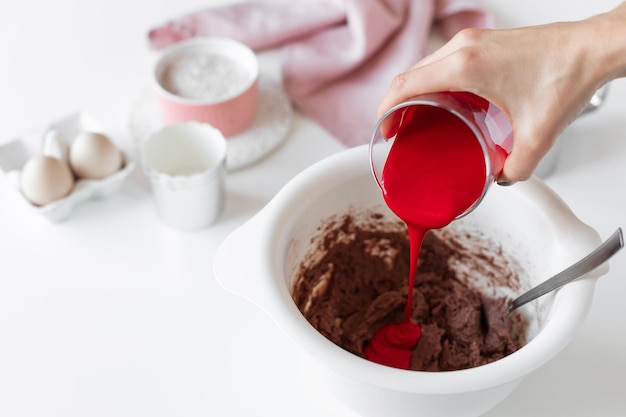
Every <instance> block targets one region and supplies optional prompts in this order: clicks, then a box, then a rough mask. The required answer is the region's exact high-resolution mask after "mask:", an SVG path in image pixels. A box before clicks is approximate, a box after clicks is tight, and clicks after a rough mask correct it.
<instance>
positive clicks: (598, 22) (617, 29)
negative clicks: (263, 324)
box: [583, 2, 626, 84]
mask: <svg viewBox="0 0 626 417" xmlns="http://www.w3.org/2000/svg"><path fill="white" fill-rule="evenodd" d="M583 24H584V25H585V26H586V28H587V32H588V33H587V34H586V35H585V39H586V43H587V44H588V48H589V51H590V55H591V59H593V60H595V62H592V63H591V66H595V67H596V68H597V71H598V74H597V77H598V78H599V79H600V80H601V83H602V84H603V83H605V82H607V81H610V80H612V79H614V78H619V77H625V76H626V2H624V3H622V4H620V5H619V6H617V7H616V8H615V9H613V10H611V11H610V12H607V13H603V14H600V15H597V16H594V17H591V18H589V19H587V20H586V21H583Z"/></svg>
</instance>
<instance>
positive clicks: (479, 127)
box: [369, 92, 513, 218]
mask: <svg viewBox="0 0 626 417" xmlns="http://www.w3.org/2000/svg"><path fill="white" fill-rule="evenodd" d="M420 106H426V107H437V108H440V109H443V110H445V111H447V112H449V113H450V114H452V115H454V116H456V117H457V118H459V119H460V120H461V121H462V122H463V123H464V124H465V125H466V126H467V127H468V128H469V129H470V130H471V132H472V134H473V136H474V137H475V139H476V141H477V142H478V143H479V144H480V147H481V150H482V153H483V156H484V161H485V164H484V166H485V173H484V174H485V175H484V184H483V189H482V193H481V195H480V197H479V198H478V199H477V200H476V201H475V202H474V203H473V204H472V205H471V206H470V207H469V208H468V209H467V210H466V211H465V212H463V213H462V214H460V215H459V216H458V217H457V218H460V217H463V216H465V215H466V214H468V213H469V212H471V211H472V210H473V209H474V208H476V206H477V205H478V204H479V203H480V202H481V201H482V199H483V198H484V196H485V194H486V192H487V190H488V189H489V186H490V185H491V184H492V183H493V182H494V181H495V180H496V179H497V178H498V176H499V175H500V173H501V172H502V168H503V166H504V160H505V159H506V157H507V155H508V154H509V153H510V152H511V149H512V147H513V128H512V127H511V124H510V122H509V120H508V119H507V117H506V116H505V115H504V113H502V112H501V111H500V110H499V109H498V108H497V107H496V106H494V105H493V104H491V103H489V102H488V101H487V100H485V99H483V98H481V97H478V96H476V95H474V94H471V93H465V92H441V93H433V94H425V95H421V96H418V97H414V98H412V99H410V100H407V101H405V102H403V103H400V104H398V105H397V106H395V107H393V108H392V109H390V110H389V111H388V112H387V113H385V114H384V115H383V117H381V118H380V119H379V120H378V122H377V124H376V127H375V129H374V133H373V135H372V138H371V140H370V145H369V156H370V166H371V169H372V173H373V174H374V178H375V179H376V182H377V184H378V186H379V187H380V189H381V190H382V191H383V192H384V191H385V184H384V182H383V175H382V172H383V169H384V167H385V163H386V161H387V156H388V155H389V151H390V149H391V147H392V146H393V143H394V140H395V138H396V135H397V133H398V132H399V131H400V130H401V129H402V128H403V127H406V126H407V125H409V123H408V120H409V119H410V118H411V117H412V116H413V115H414V114H415V112H416V111H418V110H419V108H420Z"/></svg>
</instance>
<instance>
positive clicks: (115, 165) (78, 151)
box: [70, 132, 123, 179]
mask: <svg viewBox="0 0 626 417" xmlns="http://www.w3.org/2000/svg"><path fill="white" fill-rule="evenodd" d="M122 162H123V161H122V153H121V152H120V151H119V149H117V148H116V147H115V145H113V142H111V140H110V139H109V138H108V137H107V136H105V135H103V134H101V133H94V132H84V133H81V134H80V135H78V136H77V137H76V139H74V142H72V144H71V146H70V166H71V168H72V170H73V171H74V174H76V176H77V177H78V178H85V179H100V178H104V177H107V176H109V175H111V174H113V173H114V172H116V171H118V170H119V169H120V168H121V167H122Z"/></svg>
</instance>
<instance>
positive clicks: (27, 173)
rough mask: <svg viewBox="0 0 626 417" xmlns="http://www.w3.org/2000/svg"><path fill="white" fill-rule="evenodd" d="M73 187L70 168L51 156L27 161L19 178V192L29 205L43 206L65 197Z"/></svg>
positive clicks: (37, 157) (36, 157)
mask: <svg viewBox="0 0 626 417" xmlns="http://www.w3.org/2000/svg"><path fill="white" fill-rule="evenodd" d="M73 186H74V176H73V175H72V171H71V170H70V167H69V166H68V165H67V164H66V163H65V162H63V161H61V160H60V159H57V158H54V157H51V156H35V157H33V158H31V159H29V160H28V161H27V162H26V164H24V167H23V168H22V173H21V176H20V190H21V191H22V194H23V195H24V197H26V199H27V200H28V201H30V202H31V203H33V204H35V205H38V206H43V205H46V204H48V203H51V202H53V201H55V200H58V199H59V198H61V197H64V196H66V195H67V194H69V193H70V191H71V190H72V187H73Z"/></svg>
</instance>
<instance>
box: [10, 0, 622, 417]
mask: <svg viewBox="0 0 626 417" xmlns="http://www.w3.org/2000/svg"><path fill="white" fill-rule="evenodd" d="M214 3H215V4H217V2H212V1H210V0H205V1H201V0H177V1H164V0H152V1H148V0H107V1H104V0H89V1H79V0H56V1H54V2H52V1H47V0H25V1H19V2H18V1H9V0H3V1H2V2H0V62H1V64H0V143H2V141H5V140H8V139H10V138H12V137H14V136H16V135H19V134H21V133H23V132H24V131H26V130H28V129H30V128H33V127H37V126H40V125H42V124H44V123H47V122H48V121H50V120H54V119H56V118H58V117H61V116H64V115H66V114H68V113H71V112H73V111H76V110H81V111H85V112H87V113H89V114H91V115H93V116H94V117H95V118H97V119H98V120H99V121H100V122H101V123H102V124H103V126H105V128H106V130H107V131H108V132H109V134H111V136H113V137H114V138H116V140H117V141H118V142H119V143H121V144H122V146H126V147H128V148H129V149H130V150H131V151H132V150H133V142H132V140H131V139H130V137H129V132H128V129H127V122H128V114H129V109H130V107H131V105H132V103H133V100H135V99H136V96H137V94H139V92H140V91H142V89H144V88H145V87H146V86H148V85H149V81H148V77H149V71H150V65H151V63H152V61H153V59H154V58H155V54H154V53H153V52H151V51H150V50H149V49H148V47H147V43H146V33H147V30H148V29H149V28H150V27H152V26H154V25H155V24H158V23H161V22H163V21H165V20H166V19H168V18H170V17H173V16H176V15H180V14H181V13H184V12H188V11H192V10H196V9H198V8H200V7H204V6H207V5H210V4H214ZM618 3H619V1H609V0H602V1H594V2H590V1H586V0H576V1H568V0H558V1H557V0H552V1H546V0H527V1H518V2H513V1H507V2H502V1H497V0H489V1H485V4H486V5H487V6H488V7H490V8H491V10H493V12H494V14H495V17H496V25H497V26H498V27H510V26H519V25H528V24H537V23H544V22H549V21H553V20H568V19H579V18H583V17H585V16H587V15H590V14H593V13H597V12H601V11H604V10H607V9H609V8H611V7H613V6H614V5H616V4H618ZM264 59H265V61H266V65H269V66H271V65H272V62H273V61H272V58H271V56H270V57H269V58H267V57H265V58H264ZM624 109H626V82H625V81H624V80H618V81H615V82H614V83H613V84H612V86H611V91H610V95H609V97H608V100H607V102H606V104H605V105H604V107H603V108H602V109H601V110H600V111H598V112H597V113H595V114H593V115H589V116H587V117H585V118H583V119H580V120H578V121H577V122H576V123H575V124H574V125H572V126H571V127H570V128H569V129H568V130H567V131H566V133H565V134H564V137H563V139H562V142H561V143H562V149H561V154H560V159H559V162H558V165H557V166H556V169H555V171H554V172H553V173H552V175H550V176H549V177H548V178H547V180H546V181H547V182H548V183H549V185H551V186H552V187H553V188H554V189H555V190H556V191H557V193H559V194H560V195H561V196H562V197H563V199H564V200H565V201H566V202H567V203H568V204H569V205H570V206H571V208H572V209H573V211H574V212H575V213H576V214H577V215H578V216H579V217H580V218H581V219H582V220H583V221H584V222H586V223H588V224H590V225H592V226H593V227H594V228H596V229H597V230H598V231H599V232H600V234H601V236H602V237H603V238H606V237H608V236H609V235H610V234H611V232H613V231H614V230H615V228H617V227H618V226H626V192H625V189H624V182H625V180H626V137H625V135H624V133H623V132H625V131H626V118H625V117H624V116H625V112H626V111H625V110H624ZM341 149H342V146H341V145H339V144H338V143H337V142H336V141H335V140H334V139H333V138H331V137H329V136H328V134H326V133H325V132H324V131H323V130H321V129H320V128H319V127H317V126H316V124H315V123H313V122H312V121H310V120H308V119H306V118H304V117H302V116H300V115H296V117H295V119H294V124H293V128H292V131H291V133H290V135H289V137H288V139H287V140H286V142H285V143H284V144H283V145H282V146H281V147H280V148H279V149H277V150H276V151H275V152H274V153H272V154H271V155H269V156H268V157H267V158H265V159H263V160H262V161H260V162H259V163H257V164H255V165H253V166H251V167H249V168H248V169H245V170H242V171H240V172H236V173H232V174H230V175H229V176H228V182H227V206H226V210H225V212H224V214H223V216H222V217H221V219H220V221H219V222H218V223H217V224H216V225H215V226H213V227H211V228H209V229H206V230H203V231H201V232H197V233H180V232H177V231H175V230H173V229H171V228H169V227H168V226H165V225H163V224H162V223H160V222H159V221H158V219H157V218H156V214H155V211H154V209H153V206H152V201H151V199H150V195H149V192H148V189H147V186H146V182H145V180H144V179H143V177H142V174H141V172H140V170H136V171H135V173H134V174H133V175H132V176H131V178H130V179H129V180H128V181H126V182H125V184H124V186H123V187H122V188H121V190H120V191H119V192H118V193H116V194H115V195H113V196H112V197H110V198H108V199H106V200H103V201H96V202H89V203H87V204H83V205H81V206H80V207H79V208H78V209H77V210H76V211H75V212H74V213H73V215H72V217H71V218H69V219H68V220H67V221H65V222H63V223H59V224H55V223H50V222H49V221H47V220H46V219H44V218H42V217H39V216H37V215H36V214H34V213H32V212H29V211H27V210H24V206H23V205H22V202H21V201H20V199H19V197H18V196H17V194H16V192H15V190H13V189H12V188H11V187H10V185H9V183H8V181H7V180H6V178H3V176H2V175H1V174H0V416H3V417H4V416H11V417H15V416H29V417H30V416H64V417H69V416H151V417H159V416H188V417H191V416H241V415H264V416H265V415H273V416H293V415H300V416H353V413H352V412H351V411H350V410H347V409H345V408H343V406H341V405H339V404H338V403H336V402H335V400H334V399H332V398H331V397H329V396H328V395H327V393H326V392H325V391H323V390H322V389H321V388H320V386H319V385H318V384H317V380H316V379H315V377H314V376H312V375H310V374H309V373H308V372H307V368H306V367H301V366H299V365H300V364H301V363H302V360H303V358H302V357H301V354H300V351H299V349H298V347H297V346H296V345H294V344H293V343H292V342H291V341H290V340H289V339H288V338H287V337H286V336H284V335H283V334H282V333H281V331H280V330H279V329H278V328H277V327H276V326H275V325H274V324H273V322H272V321H271V320H270V319H269V318H268V317H267V316H266V315H265V314H263V313H261V311H260V310H258V309H257V308H256V307H255V306H253V305H252V304H249V303H248V302H246V301H244V300H241V299H239V298H237V297H235V296H233V295H231V294H229V293H227V292H226V291H224V290H223V289H222V288H221V287H220V286H219V285H218V284H217V283H216V281H215V279H214V277H213V274H212V261H213V255H214V252H215V249H216V248H217V246H218V245H219V243H220V241H221V240H222V239H223V238H224V237H225V236H226V235H227V234H228V233H229V232H231V231H232V230H234V229H235V228H236V227H237V226H239V225H241V224H242V223H243V222H245V221H246V220H247V219H249V218H250V217H251V216H252V215H253V214H254V213H255V212H257V211H258V210H259V209H260V208H261V207H263V205H265V204H266V203H267V202H268V201H269V200H270V199H271V198H272V196H273V195H274V194H275V193H276V192H277V191H278V190H279V189H280V188H281V187H282V186H283V185H284V184H285V183H286V182H287V181H288V180H289V179H290V178H292V177H293V176H294V175H296V174H297V173H298V172H299V171H301V170H302V169H303V168H305V167H307V166H308V165H310V164H312V163H314V162H316V161H318V160H319V159H321V158H323V157H325V156H328V155H330V154H332V153H334V152H337V151H340V150H341ZM242 256H243V257H245V254H242ZM624 275H626V255H623V254H621V256H620V255H618V256H617V257H616V258H615V259H614V260H612V261H611V269H610V272H609V274H608V275H606V276H605V277H603V278H602V279H601V280H600V281H599V282H598V285H597V291H596V296H595V301H594V305H593V307H592V311H591V313H590V314H589V317H588V320H587V321H586V322H585V323H581V329H580V333H579V334H578V336H577V337H576V338H575V339H574V340H573V341H572V343H571V344H570V345H569V347H567V348H566V349H565V350H564V351H563V352H562V353H561V354H560V355H559V356H558V357H557V358H555V359H554V360H553V361H552V362H550V363H549V364H548V365H547V366H545V367H544V368H543V369H541V370H540V371H538V372H536V373H534V374H533V375H531V376H529V377H528V378H527V379H526V380H525V381H524V382H523V384H522V385H521V387H520V388H519V389H518V390H517V391H516V392H515V393H514V394H513V395H512V396H511V397H509V398H508V399H507V400H506V401H505V402H504V403H502V404H501V405H499V406H498V407H497V408H495V409H494V410H492V411H491V412H489V413H488V416H492V417H496V416H498V417H500V416H507V417H511V416H530V415H533V416H546V417H557V416H567V417H575V416H584V417H587V416H590V415H593V416H595V417H609V416H610V417H614V416H618V415H626V384H625V383H624V382H623V374H624V373H626V303H625V302H624V301H623V297H624V296H625V295H626V277H625V276H624Z"/></svg>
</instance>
